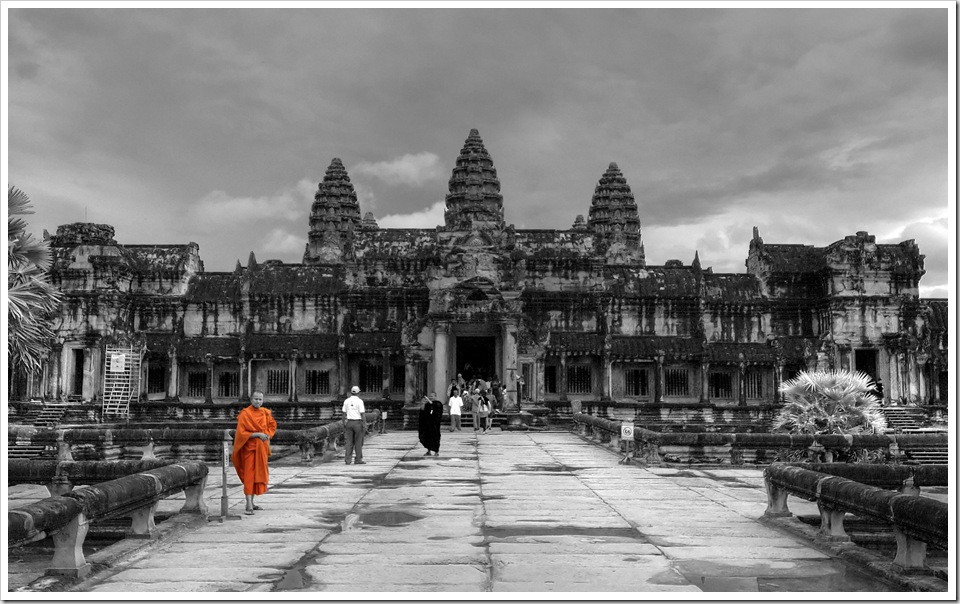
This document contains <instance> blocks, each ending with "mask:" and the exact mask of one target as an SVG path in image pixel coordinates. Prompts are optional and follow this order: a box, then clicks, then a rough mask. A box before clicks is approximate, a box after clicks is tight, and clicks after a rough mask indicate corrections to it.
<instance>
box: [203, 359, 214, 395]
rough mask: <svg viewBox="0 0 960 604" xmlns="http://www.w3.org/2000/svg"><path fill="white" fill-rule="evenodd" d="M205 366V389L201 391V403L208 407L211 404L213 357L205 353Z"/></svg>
mask: <svg viewBox="0 0 960 604" xmlns="http://www.w3.org/2000/svg"><path fill="white" fill-rule="evenodd" d="M203 359H204V362H205V363H206V365H207V387H206V388H204V389H203V402H205V403H207V404H208V405H212V404H213V355H212V354H210V353H207V354H205V355H204V356H203Z"/></svg>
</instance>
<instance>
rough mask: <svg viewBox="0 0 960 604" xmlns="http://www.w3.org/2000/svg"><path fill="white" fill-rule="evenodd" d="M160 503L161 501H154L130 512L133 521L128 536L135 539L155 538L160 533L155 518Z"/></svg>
mask: <svg viewBox="0 0 960 604" xmlns="http://www.w3.org/2000/svg"><path fill="white" fill-rule="evenodd" d="M158 505H160V502H159V501H154V502H153V503H150V504H147V505H145V506H143V507H140V508H137V509H135V510H134V511H133V512H131V513H130V520H131V523H130V531H129V532H128V533H127V536H128V537H132V538H135V539H155V538H156V537H157V536H158V535H159V534H160V531H159V530H157V525H156V523H155V522H154V518H153V515H154V514H155V513H156V511H157V506H158Z"/></svg>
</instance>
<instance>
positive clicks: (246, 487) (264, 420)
mask: <svg viewBox="0 0 960 604" xmlns="http://www.w3.org/2000/svg"><path fill="white" fill-rule="evenodd" d="M276 431H277V422H276V421H274V419H273V414H272V413H270V410H269V409H267V408H265V407H260V408H259V409H257V408H255V407H254V406H253V405H250V406H249V407H247V408H245V409H243V410H242V411H241V412H240V415H238V416H237V431H236V434H235V435H234V437H233V457H232V460H233V467H234V469H235V470H236V471H237V476H239V477H240V481H241V482H242V483H243V494H244V495H263V494H264V493H266V492H267V479H268V478H269V471H268V469H267V458H268V457H270V444H269V443H268V442H267V441H264V440H260V439H259V438H252V437H251V435H252V434H253V433H254V432H262V433H264V434H266V435H267V436H269V437H270V438H273V435H274V434H275V433H276Z"/></svg>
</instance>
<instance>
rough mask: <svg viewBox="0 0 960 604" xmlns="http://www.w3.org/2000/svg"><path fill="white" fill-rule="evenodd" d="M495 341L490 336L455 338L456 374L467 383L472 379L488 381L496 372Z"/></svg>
mask: <svg viewBox="0 0 960 604" xmlns="http://www.w3.org/2000/svg"><path fill="white" fill-rule="evenodd" d="M496 350H497V339H496V338H495V337H492V336H484V337H475V336H457V367H456V372H457V373H462V374H463V379H465V380H467V381H468V382H469V381H470V380H472V379H474V378H479V379H484V380H489V379H491V378H492V377H493V376H494V375H495V374H496V371H497V359H496Z"/></svg>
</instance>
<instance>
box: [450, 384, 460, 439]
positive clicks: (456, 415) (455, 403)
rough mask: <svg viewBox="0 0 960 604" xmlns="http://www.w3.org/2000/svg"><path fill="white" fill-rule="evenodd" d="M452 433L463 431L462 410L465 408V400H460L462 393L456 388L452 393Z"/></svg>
mask: <svg viewBox="0 0 960 604" xmlns="http://www.w3.org/2000/svg"><path fill="white" fill-rule="evenodd" d="M448 404H449V405H450V431H451V432H453V431H454V429H456V430H457V431H458V432H460V431H462V430H461V429H460V410H461V408H463V399H462V398H460V391H459V390H457V389H456V388H454V389H453V390H452V391H451V392H450V402H449V403H448Z"/></svg>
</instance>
